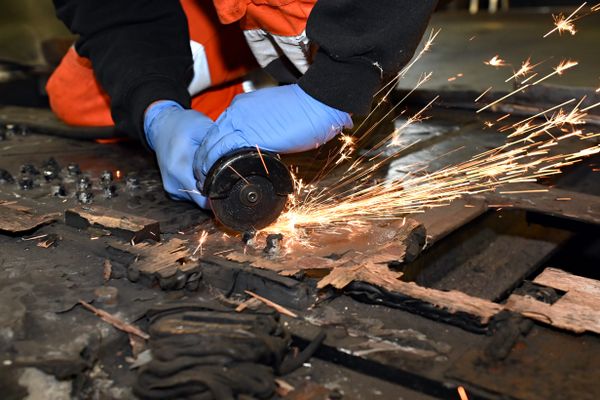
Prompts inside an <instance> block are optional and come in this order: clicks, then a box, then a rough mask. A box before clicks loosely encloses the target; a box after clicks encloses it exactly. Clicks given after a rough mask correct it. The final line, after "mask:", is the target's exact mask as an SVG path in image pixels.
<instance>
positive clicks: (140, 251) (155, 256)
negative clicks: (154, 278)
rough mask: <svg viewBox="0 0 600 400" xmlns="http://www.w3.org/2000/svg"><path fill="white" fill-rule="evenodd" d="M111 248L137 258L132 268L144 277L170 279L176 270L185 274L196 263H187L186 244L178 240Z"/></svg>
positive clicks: (187, 251)
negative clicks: (155, 276)
mask: <svg viewBox="0 0 600 400" xmlns="http://www.w3.org/2000/svg"><path fill="white" fill-rule="evenodd" d="M111 246H112V247H115V248H117V249H119V250H123V251H126V252H128V253H132V254H135V255H136V256H137V258H136V260H135V261H134V262H133V266H135V267H136V268H137V269H138V270H139V272H140V273H143V274H145V275H150V276H151V275H158V276H159V277H170V276H173V275H175V274H176V273H177V271H178V270H180V271H183V272H185V271H187V270H188V269H190V268H194V267H195V266H196V263H192V262H187V261H189V260H188V258H189V257H190V249H189V245H188V242H187V241H185V240H181V239H178V238H173V239H171V240H169V241H166V242H162V243H157V244H149V243H142V244H139V245H137V246H128V245H124V244H120V243H113V244H112V245H111Z"/></svg>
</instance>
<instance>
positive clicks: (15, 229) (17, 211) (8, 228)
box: [0, 202, 61, 240]
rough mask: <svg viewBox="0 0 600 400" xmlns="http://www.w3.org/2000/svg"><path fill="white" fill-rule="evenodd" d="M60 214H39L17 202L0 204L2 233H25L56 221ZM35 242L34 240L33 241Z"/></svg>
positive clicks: (0, 227)
mask: <svg viewBox="0 0 600 400" xmlns="http://www.w3.org/2000/svg"><path fill="white" fill-rule="evenodd" d="M60 215H61V214H60V213H50V214H37V213H36V212H35V211H34V210H33V209H32V208H29V207H25V206H22V205H19V204H18V203H16V202H0V232H8V233H16V234H18V233H23V232H28V231H31V230H33V229H35V228H38V227H40V226H42V225H45V224H48V223H50V222H53V221H55V220H56V219H58V218H59V217H60ZM32 240H33V239H32Z"/></svg>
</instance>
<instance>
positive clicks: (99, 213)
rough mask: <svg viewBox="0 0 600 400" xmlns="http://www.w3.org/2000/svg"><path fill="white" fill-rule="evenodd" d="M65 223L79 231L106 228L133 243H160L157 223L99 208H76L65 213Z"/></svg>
mask: <svg viewBox="0 0 600 400" xmlns="http://www.w3.org/2000/svg"><path fill="white" fill-rule="evenodd" d="M65 223H66V224H67V225H69V226H73V227H75V228H79V229H86V228H88V227H90V226H96V227H101V228H106V229H108V230H109V231H111V232H112V233H113V234H114V235H115V236H119V237H122V238H124V239H126V240H128V241H132V242H133V243H139V242H141V241H143V240H146V239H150V240H154V241H160V226H159V223H158V221H155V220H153V219H149V218H144V217H138V216H137V215H132V214H129V213H125V212H121V211H116V210H112V209H110V208H104V207H99V206H93V207H76V208H72V209H70V210H67V211H66V212H65Z"/></svg>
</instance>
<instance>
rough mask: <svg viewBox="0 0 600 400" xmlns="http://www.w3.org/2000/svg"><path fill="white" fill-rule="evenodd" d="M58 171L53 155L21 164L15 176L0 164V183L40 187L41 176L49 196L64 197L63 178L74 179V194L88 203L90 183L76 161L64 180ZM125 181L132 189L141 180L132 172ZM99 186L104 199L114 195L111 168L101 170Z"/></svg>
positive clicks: (70, 166) (130, 189)
mask: <svg viewBox="0 0 600 400" xmlns="http://www.w3.org/2000/svg"><path fill="white" fill-rule="evenodd" d="M0 127H1V126H0ZM5 132H6V131H5V130H2V129H0V133H1V134H2V135H0V138H4V137H5V135H4V134H5ZM0 140H3V139H0ZM61 171H63V170H62V168H61V166H60V165H59V164H58V162H57V161H56V160H55V159H54V158H50V159H48V160H46V161H45V162H43V163H42V164H41V166H40V168H39V169H38V168H37V167H36V166H35V165H34V164H32V163H26V164H23V165H21V167H20V168H19V175H18V177H13V175H12V174H11V173H10V172H9V171H7V170H5V169H2V168H0V184H14V183H16V184H17V186H18V187H19V189H21V190H32V189H34V188H36V187H40V179H42V178H43V181H42V182H44V181H45V182H46V183H49V184H51V186H50V194H51V195H52V196H55V197H61V198H64V197H67V195H68V191H67V189H66V187H65V185H64V182H74V185H75V198H76V199H77V200H78V201H79V202H80V203H82V204H91V203H92V202H93V199H94V193H93V191H92V187H93V184H92V181H91V179H90V178H89V177H88V176H86V175H83V174H82V172H81V168H80V167H79V165H78V164H76V163H70V164H68V165H67V166H66V168H65V170H64V171H63V175H62V176H65V177H66V179H67V180H66V181H63V179H62V176H61ZM125 181H126V187H127V190H128V191H130V192H134V191H136V190H137V189H139V187H140V180H139V178H138V177H137V175H135V174H132V175H129V176H127V178H126V180H125ZM99 188H100V189H101V190H102V193H103V196H104V198H106V199H112V198H113V197H115V196H116V195H117V185H116V184H115V182H114V176H113V173H112V172H111V171H103V172H102V173H101V174H100V178H99Z"/></svg>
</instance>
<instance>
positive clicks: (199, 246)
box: [192, 231, 208, 256]
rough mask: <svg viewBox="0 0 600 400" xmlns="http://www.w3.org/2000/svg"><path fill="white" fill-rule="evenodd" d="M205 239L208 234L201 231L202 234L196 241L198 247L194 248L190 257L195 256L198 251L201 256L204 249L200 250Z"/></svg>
mask: <svg viewBox="0 0 600 400" xmlns="http://www.w3.org/2000/svg"><path fill="white" fill-rule="evenodd" d="M207 238H208V232H207V231H202V233H201V234H200V238H199V239H198V247H196V249H195V250H194V252H193V253H192V256H195V255H196V253H197V252H198V250H200V255H202V254H203V253H204V249H203V248H202V245H204V243H205V242H206V239H207Z"/></svg>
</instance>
